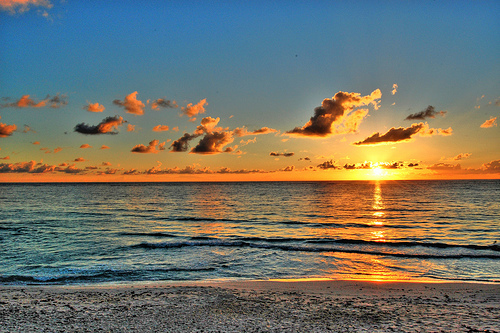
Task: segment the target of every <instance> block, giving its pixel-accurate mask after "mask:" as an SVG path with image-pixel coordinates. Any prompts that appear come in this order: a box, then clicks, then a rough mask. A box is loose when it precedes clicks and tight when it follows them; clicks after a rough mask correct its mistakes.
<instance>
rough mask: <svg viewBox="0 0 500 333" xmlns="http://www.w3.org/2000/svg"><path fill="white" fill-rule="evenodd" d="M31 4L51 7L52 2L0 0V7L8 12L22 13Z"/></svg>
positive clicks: (27, 9)
mask: <svg viewBox="0 0 500 333" xmlns="http://www.w3.org/2000/svg"><path fill="white" fill-rule="evenodd" d="M31 6H36V7H45V8H48V9H50V8H52V6H53V5H52V4H51V3H50V1H48V0H1V1H0V8H1V9H2V10H5V11H8V12H9V13H10V14H15V13H16V12H17V13H19V14H23V13H24V12H27V11H29V10H30V7H31Z"/></svg>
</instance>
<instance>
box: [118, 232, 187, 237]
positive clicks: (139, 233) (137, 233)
mask: <svg viewBox="0 0 500 333" xmlns="http://www.w3.org/2000/svg"><path fill="white" fill-rule="evenodd" d="M119 235H120V236H150V237H171V238H174V237H179V236H177V235H174V234H169V233H166V232H120V233H119Z"/></svg>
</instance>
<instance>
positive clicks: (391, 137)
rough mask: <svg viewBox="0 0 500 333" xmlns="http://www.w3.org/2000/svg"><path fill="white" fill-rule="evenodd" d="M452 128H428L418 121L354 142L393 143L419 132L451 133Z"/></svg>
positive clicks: (426, 134) (427, 134) (420, 133)
mask: <svg viewBox="0 0 500 333" xmlns="http://www.w3.org/2000/svg"><path fill="white" fill-rule="evenodd" d="M452 132H453V130H452V129H451V127H450V128H448V129H442V128H429V125H427V123H418V124H413V125H411V126H410V127H406V128H404V127H398V128H394V127H392V128H391V129H390V130H388V131H387V132H386V133H384V134H382V135H381V134H380V133H379V132H376V133H374V134H372V135H371V136H370V137H368V138H366V139H364V140H363V141H359V142H355V143H354V144H355V145H357V146H359V145H375V144H383V143H395V142H402V141H408V140H410V139H411V138H412V137H413V136H414V135H415V134H417V133H418V134H419V135H421V136H432V135H444V136H446V135H451V134H452Z"/></svg>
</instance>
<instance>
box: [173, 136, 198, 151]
mask: <svg viewBox="0 0 500 333" xmlns="http://www.w3.org/2000/svg"><path fill="white" fill-rule="evenodd" d="M199 136H200V134H189V133H184V135H183V136H182V137H180V138H179V139H177V140H175V141H174V142H172V144H171V145H170V151H171V152H186V151H188V149H189V141H191V140H193V139H195V138H197V137H199Z"/></svg>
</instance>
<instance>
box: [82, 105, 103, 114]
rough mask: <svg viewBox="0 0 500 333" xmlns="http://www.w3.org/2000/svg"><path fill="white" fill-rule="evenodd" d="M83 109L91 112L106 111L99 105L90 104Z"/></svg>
mask: <svg viewBox="0 0 500 333" xmlns="http://www.w3.org/2000/svg"><path fill="white" fill-rule="evenodd" d="M83 108H84V109H85V110H87V111H89V112H103V111H104V110H105V109H106V108H105V107H104V106H103V105H101V104H99V103H88V104H87V105H85V106H84V107H83Z"/></svg>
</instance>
